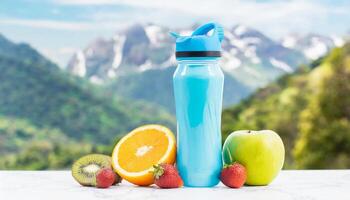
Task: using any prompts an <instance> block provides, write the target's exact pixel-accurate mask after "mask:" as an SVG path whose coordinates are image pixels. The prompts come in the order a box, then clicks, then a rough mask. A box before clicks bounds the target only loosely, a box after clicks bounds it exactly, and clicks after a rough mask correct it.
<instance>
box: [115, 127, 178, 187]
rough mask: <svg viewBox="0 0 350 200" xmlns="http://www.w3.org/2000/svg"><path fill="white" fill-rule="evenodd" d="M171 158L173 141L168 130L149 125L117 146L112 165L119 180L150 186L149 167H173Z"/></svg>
mask: <svg viewBox="0 0 350 200" xmlns="http://www.w3.org/2000/svg"><path fill="white" fill-rule="evenodd" d="M175 157H176V142H175V137H174V134H173V133H172V132H171V130H170V129H168V128H166V127H164V126H161V125H156V124H150V125H144V126H141V127H138V128H136V129H134V130H133V131H131V132H130V133H128V134H127V135H126V136H124V137H123V138H122V139H121V140H120V141H119V142H118V143H117V145H116V146H115V147H114V150H113V154H112V166H113V168H114V170H115V171H116V172H117V173H118V174H119V175H120V176H121V177H122V178H123V179H125V180H127V181H129V182H130V183H133V184H136V185H140V186H147V185H151V184H152V183H153V175H152V173H151V169H152V168H153V165H156V164H160V163H169V164H173V163H174V162H175Z"/></svg>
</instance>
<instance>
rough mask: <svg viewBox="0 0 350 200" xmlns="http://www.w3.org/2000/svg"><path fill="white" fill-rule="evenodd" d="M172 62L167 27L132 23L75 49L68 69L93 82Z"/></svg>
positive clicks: (170, 43) (161, 66)
mask: <svg viewBox="0 0 350 200" xmlns="http://www.w3.org/2000/svg"><path fill="white" fill-rule="evenodd" d="M174 63H175V57H174V55H173V45H172V40H171V38H170V37H169V35H168V30H167V29H166V28H163V27H160V26H156V25H147V26H142V25H139V24H135V25H133V26H130V27H129V28H127V29H125V30H122V31H119V32H117V33H116V34H115V35H114V36H113V38H111V39H101V38H99V39H97V40H95V41H93V42H91V43H90V44H89V45H88V46H87V47H86V48H85V49H84V50H82V51H78V52H76V53H75V55H74V56H73V57H72V58H71V60H70V62H69V63H68V66H67V70H68V71H70V72H72V73H73V74H75V75H78V76H82V77H88V78H89V79H90V80H91V81H92V82H94V83H101V82H103V81H104V80H106V79H111V78H114V77H116V76H120V75H124V74H127V73H128V72H143V71H146V70H149V69H156V68H164V67H168V66H171V65H173V64H174Z"/></svg>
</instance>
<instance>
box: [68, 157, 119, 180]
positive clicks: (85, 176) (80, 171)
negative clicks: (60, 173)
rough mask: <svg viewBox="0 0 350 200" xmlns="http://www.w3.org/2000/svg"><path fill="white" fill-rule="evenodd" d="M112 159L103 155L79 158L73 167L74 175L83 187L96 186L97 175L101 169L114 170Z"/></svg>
mask: <svg viewBox="0 0 350 200" xmlns="http://www.w3.org/2000/svg"><path fill="white" fill-rule="evenodd" d="M111 163H112V159H111V157H110V156H106V155H103V154H89V155H86V156H83V157H81V158H79V159H78V160H77V161H75V163H74V164H73V166H72V175H73V177H74V179H75V180H76V181H78V183H80V184H81V185H83V186H95V185H96V173H97V171H98V170H100V169H101V168H106V167H107V168H112V164H111Z"/></svg>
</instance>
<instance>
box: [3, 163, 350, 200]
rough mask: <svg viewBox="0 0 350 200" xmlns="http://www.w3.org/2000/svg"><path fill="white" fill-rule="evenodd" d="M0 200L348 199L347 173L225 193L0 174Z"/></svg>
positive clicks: (304, 174)
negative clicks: (101, 185) (87, 184)
mask: <svg viewBox="0 0 350 200" xmlns="http://www.w3.org/2000/svg"><path fill="white" fill-rule="evenodd" d="M0 199H1V200H20V199H25V200H41V199H45V200H47V199H50V200H56V199H57V200H66V199H67V200H71V199H74V200H93V199H95V200H98V199H106V200H109V199H110V200H121V199H123V200H124V199H142V200H146V199H166V200H171V199H199V200H202V199H220V200H221V199H236V200H238V199H239V200H244V199H254V200H258V199H266V200H273V199H276V200H277V199H278V200H282V199H283V200H289V199H297V200H308V199H310V200H314V199H315V200H316V199H317V200H319V199H321V200H322V199H327V200H329V199H336V200H342V199H344V200H349V199H350V170H322V171H321V170H319V171H318V170H307V171H282V172H281V173H280V174H279V176H278V177H277V178H276V179H275V180H274V182H272V183H271V184H270V185H269V186H262V187H250V186H245V187H243V188H241V189H229V188H227V187H225V186H223V185H221V184H220V185H218V186H216V187H214V188H181V189H157V188H156V187H155V186H152V187H137V186H133V185H131V184H129V183H127V182H126V181H123V182H122V183H121V184H120V185H118V186H113V187H111V188H109V189H97V188H92V187H82V186H80V185H79V184H78V183H77V182H75V181H74V179H73V178H72V176H71V174H70V172H69V171H0Z"/></svg>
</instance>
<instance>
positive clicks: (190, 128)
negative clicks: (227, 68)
mask: <svg viewBox="0 0 350 200" xmlns="http://www.w3.org/2000/svg"><path fill="white" fill-rule="evenodd" d="M210 30H213V33H212V34H211V35H207V33H208V32H209V31H210ZM173 35H174V36H175V37H176V38H177V39H176V57H177V60H178V67H177V69H176V71H175V73H174V77H173V83H174V94H175V102H176V119H177V167H178V170H179V172H180V175H181V177H182V178H183V180H184V184H185V186H191V187H211V186H215V185H216V184H218V182H219V174H220V171H221V168H222V160H221V111H222V96H223V84H224V75H223V73H222V71H221V69H220V67H219V65H218V59H219V58H220V52H221V40H222V39H223V30H222V28H221V26H219V25H218V24H215V23H208V24H205V25H203V26H201V27H199V28H198V29H197V30H195V31H194V32H193V34H192V35H191V36H179V35H177V34H174V33H173Z"/></svg>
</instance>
